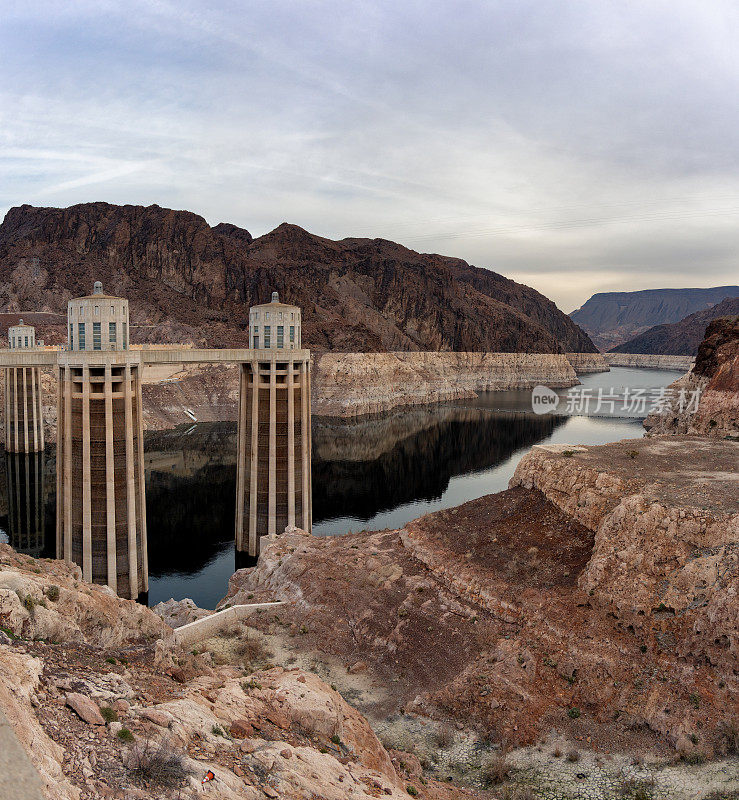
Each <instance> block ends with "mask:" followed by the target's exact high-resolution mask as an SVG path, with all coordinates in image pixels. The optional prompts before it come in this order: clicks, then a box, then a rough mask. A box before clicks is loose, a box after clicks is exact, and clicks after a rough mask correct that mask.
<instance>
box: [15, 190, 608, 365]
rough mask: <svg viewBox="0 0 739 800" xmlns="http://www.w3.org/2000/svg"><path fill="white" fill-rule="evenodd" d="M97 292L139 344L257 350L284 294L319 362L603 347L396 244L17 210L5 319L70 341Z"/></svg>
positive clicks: (521, 297) (510, 292)
mask: <svg viewBox="0 0 739 800" xmlns="http://www.w3.org/2000/svg"><path fill="white" fill-rule="evenodd" d="M94 280H102V281H103V283H104V285H105V287H106V289H108V290H109V291H111V292H113V293H115V294H120V295H125V296H126V297H128V298H129V300H130V302H131V320H132V323H133V325H134V326H135V327H134V331H133V332H132V333H133V338H134V340H138V341H155V342H156V341H169V342H193V343H199V344H203V345H210V346H214V347H215V346H227V345H239V344H241V345H243V344H246V341H247V314H248V308H249V306H250V305H252V304H254V303H258V302H264V301H265V300H266V299H267V298H268V297H269V294H270V292H271V291H272V290H274V289H276V290H278V291H279V292H280V293H281V295H282V297H283V298H284V299H285V300H289V301H290V302H291V303H296V304H298V305H300V306H302V308H303V319H304V330H303V341H304V343H305V344H306V346H308V347H310V348H311V349H314V350H337V351H365V352H366V351H386V350H457V351H488V352H489V351H503V352H517V351H518V352H540V353H563V352H593V351H594V349H595V348H594V346H593V344H592V342H591V341H590V340H589V339H588V337H587V336H586V335H585V334H584V333H583V332H582V331H581V330H580V329H579V328H578V327H577V325H575V324H574V323H573V322H572V320H570V318H569V317H567V315H566V314H563V313H562V312H561V311H559V310H558V309H557V307H556V306H555V305H554V303H552V302H551V301H550V300H548V299H547V298H546V297H544V296H543V295H541V294H539V292H537V291H535V290H534V289H531V288H529V287H528V286H523V285H521V284H518V283H515V282H514V281H511V280H508V279H507V278H504V277H503V276H502V275H498V274H496V273H494V272H491V271H490V270H486V269H479V268H477V267H473V266H470V265H469V264H467V263H466V262H464V261H462V260H460V259H455V258H447V257H444V256H439V255H431V254H423V253H416V252H414V251H412V250H408V249H407V248H405V247H402V246H401V245H399V244H395V243H394V242H390V241H386V240H384V239H342V240H341V241H332V240H330V239H324V238H321V237H320V236H315V235H313V234H311V233H308V232H307V231H305V230H303V229H302V228H299V227H298V226H297V225H288V224H286V223H283V224H282V225H280V226H279V227H278V228H276V229H275V230H273V231H272V232H270V233H268V234H266V235H265V236H262V237H260V238H258V239H252V236H251V235H250V234H249V232H248V231H246V230H243V229H241V228H238V227H236V226H235V225H229V224H220V225H216V226H214V227H210V226H209V225H208V223H207V222H206V221H205V220H204V219H203V218H202V217H200V216H198V215H197V214H193V213H191V212H189V211H172V210H169V209H164V208H160V207H159V206H149V207H147V208H144V207H142V206H115V205H109V204H107V203H86V204H82V205H77V206H72V207H70V208H64V209H59V208H35V207H33V206H29V205H24V206H20V207H16V208H12V209H11V210H10V211H9V212H8V214H7V215H6V217H5V220H4V221H3V223H2V225H0V308H2V309H3V310H5V311H7V312H37V313H38V314H43V316H37V317H35V318H34V322H35V323H36V324H37V325H38V327H39V332H40V336H41V337H45V338H46V340H47V341H48V342H58V341H61V340H62V339H63V338H64V336H65V318H64V316H63V315H64V314H65V313H66V303H67V300H68V299H69V298H70V297H73V296H75V295H81V294H86V293H88V292H89V291H90V288H91V286H92V283H93V281H94ZM60 314H61V315H62V316H60ZM15 319H16V317H14V316H12V314H9V315H8V316H7V318H6V319H3V320H0V323H3V322H4V323H5V325H7V324H10V323H12V322H14V321H15Z"/></svg>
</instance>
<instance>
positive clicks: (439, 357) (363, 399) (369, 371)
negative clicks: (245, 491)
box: [312, 352, 578, 417]
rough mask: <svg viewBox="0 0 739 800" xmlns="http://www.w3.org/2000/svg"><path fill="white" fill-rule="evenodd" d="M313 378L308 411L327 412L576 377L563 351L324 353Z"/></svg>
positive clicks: (358, 412) (379, 408)
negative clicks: (548, 352)
mask: <svg viewBox="0 0 739 800" xmlns="http://www.w3.org/2000/svg"><path fill="white" fill-rule="evenodd" d="M312 379H313V397H312V409H313V413H314V414H315V415H317V416H332V417H355V416H362V415H364V414H377V413H380V412H383V411H390V410H392V409H393V408H397V407H398V406H409V405H423V404H428V403H439V402H443V401H447V400H460V399H463V398H472V397H476V396H477V393H479V392H493V391H502V390H507V389H530V388H533V387H534V386H536V385H537V384H544V385H546V386H550V387H552V388H564V387H569V386H575V385H577V383H578V380H577V375H576V373H575V370H574V369H573V367H572V365H571V363H570V362H569V360H568V358H567V356H565V355H556V354H532V353H449V352H446V353H435V352H434V353H431V352H428V353H405V352H397V353H324V354H322V355H317V356H316V357H315V359H314V366H313V378H312Z"/></svg>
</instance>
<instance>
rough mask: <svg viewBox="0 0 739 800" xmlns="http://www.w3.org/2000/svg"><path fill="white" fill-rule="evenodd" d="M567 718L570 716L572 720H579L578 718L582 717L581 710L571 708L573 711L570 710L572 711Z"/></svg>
mask: <svg viewBox="0 0 739 800" xmlns="http://www.w3.org/2000/svg"><path fill="white" fill-rule="evenodd" d="M567 716H568V717H569V718H570V719H577V718H578V717H579V716H580V709H579V708H571V709H570V710H569V711H568V712H567Z"/></svg>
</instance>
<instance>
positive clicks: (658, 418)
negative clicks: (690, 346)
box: [644, 317, 739, 439]
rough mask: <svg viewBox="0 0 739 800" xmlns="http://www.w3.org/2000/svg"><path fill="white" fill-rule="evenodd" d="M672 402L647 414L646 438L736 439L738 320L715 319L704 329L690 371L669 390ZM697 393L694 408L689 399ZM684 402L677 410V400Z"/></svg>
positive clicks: (738, 433) (738, 413)
mask: <svg viewBox="0 0 739 800" xmlns="http://www.w3.org/2000/svg"><path fill="white" fill-rule="evenodd" d="M669 389H670V390H671V392H672V395H673V399H674V401H673V402H672V403H671V405H670V406H669V407H665V408H664V409H662V410H660V412H658V413H654V414H650V415H649V416H648V417H647V419H646V420H645V421H644V427H645V428H646V429H647V430H648V431H649V434H650V435H656V434H663V433H678V434H684V433H689V434H700V435H702V436H711V437H716V438H723V437H726V436H728V437H732V438H734V439H736V438H739V317H722V318H721V319H716V320H714V321H713V322H711V324H710V325H709V326H708V328H707V329H706V335H705V338H704V339H703V341H702V342H701V345H700V347H699V348H698V355H697V357H696V360H695V365H694V366H693V369H692V370H691V371H690V372H689V373H688V374H687V375H684V376H683V377H682V378H680V379H678V380H677V381H675V382H674V383H672V384H671V385H670V387H669ZM696 392H698V393H699V402H698V404H697V408H696V406H695V404H694V403H692V402H690V399H691V398H692V397H693V396H694V395H695V393H696ZM681 397H683V398H685V399H686V401H687V402H685V403H684V404H683V407H682V408H681V405H680V402H679V401H680V398H681Z"/></svg>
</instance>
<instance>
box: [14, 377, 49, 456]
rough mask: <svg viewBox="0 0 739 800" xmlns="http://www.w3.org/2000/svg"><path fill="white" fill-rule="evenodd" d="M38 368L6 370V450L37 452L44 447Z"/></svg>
mask: <svg viewBox="0 0 739 800" xmlns="http://www.w3.org/2000/svg"><path fill="white" fill-rule="evenodd" d="M41 401H42V393H41V370H40V369H39V368H38V367H7V368H6V369H5V451H6V452H8V453H38V452H39V451H40V450H43V449H44V426H43V413H42V406H41Z"/></svg>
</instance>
